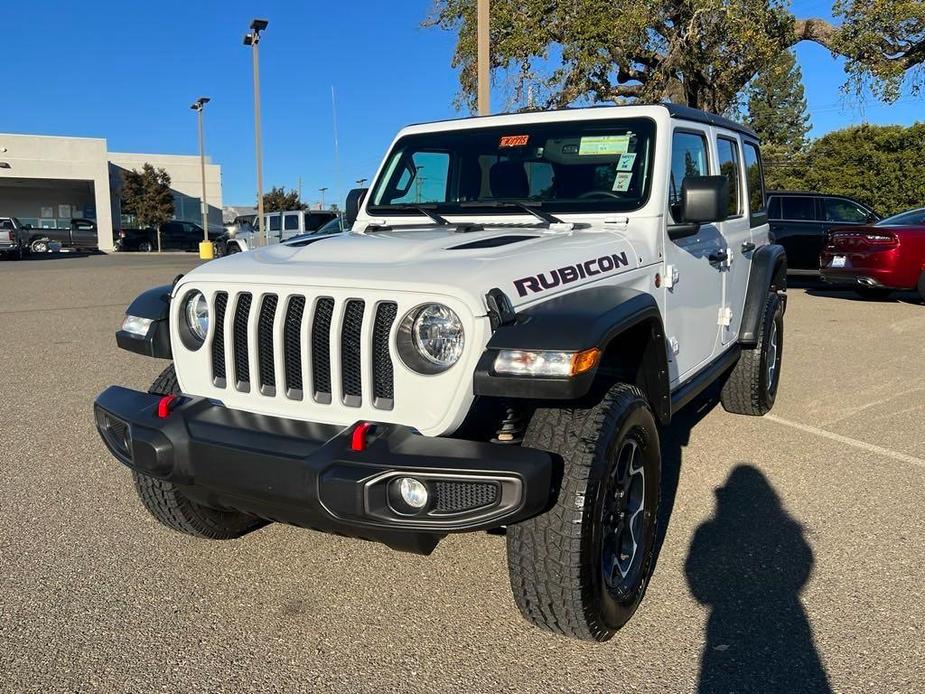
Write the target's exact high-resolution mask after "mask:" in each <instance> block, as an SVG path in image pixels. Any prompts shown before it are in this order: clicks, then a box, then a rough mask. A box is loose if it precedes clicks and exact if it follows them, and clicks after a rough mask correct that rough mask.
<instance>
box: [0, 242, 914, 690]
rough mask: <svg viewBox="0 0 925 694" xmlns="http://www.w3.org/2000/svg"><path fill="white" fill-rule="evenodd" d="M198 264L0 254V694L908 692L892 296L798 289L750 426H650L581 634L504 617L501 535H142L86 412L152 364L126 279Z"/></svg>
mask: <svg viewBox="0 0 925 694" xmlns="http://www.w3.org/2000/svg"><path fill="white" fill-rule="evenodd" d="M197 263H198V261H197V260H196V259H195V257H194V256H192V255H187V254H170V255H164V256H140V255H123V256H118V255H117V256H109V257H106V256H87V257H82V256H71V257H68V256H64V257H54V256H48V257H47V258H41V259H36V260H27V261H24V262H21V263H13V262H0V297H2V304H0V358H2V359H3V362H4V366H5V370H4V376H3V379H2V381H0V402H2V403H3V408H2V410H3V414H2V417H3V419H2V422H3V423H2V425H0V470H2V471H3V475H2V478H0V480H2V481H0V556H2V559H3V567H4V569H3V571H2V573H0V683H4V684H3V685H2V686H0V689H2V690H4V691H12V692H21V691H36V692H38V691H41V692H48V691H80V692H94V691H132V692H143V691H145V692H146V691H165V692H176V691H261V692H262V691H281V692H282V691H285V692H291V691H338V692H343V691H374V690H375V691H381V690H383V689H384V690H393V689H394V690H399V691H441V690H442V691H461V692H462V691H467V692H468V691H488V690H497V689H502V688H503V689H507V690H516V691H530V692H535V691H576V692H577V691H614V690H618V689H622V690H629V691H690V690H693V689H696V688H697V687H698V686H699V687H700V688H701V690H703V691H740V692H741V691H765V692H766V691H806V690H814V689H815V690H818V689H820V688H822V687H824V686H830V687H831V688H832V689H833V690H836V691H885V692H893V691H902V692H904V691H916V690H919V691H921V690H922V689H923V688H925V638H923V631H925V609H923V607H922V604H923V590H925V589H923V586H925V566H923V564H922V561H921V558H922V557H923V556H925V521H923V514H922V511H921V509H922V506H923V504H925V484H923V483H925V436H923V429H925V427H923V419H925V371H923V369H922V364H923V357H925V306H922V305H921V304H920V303H919V302H918V300H917V299H916V298H915V297H914V296H913V295H912V294H909V295H899V296H898V299H899V300H898V301H893V302H886V303H874V302H867V301H861V300H857V299H855V297H854V295H853V294H851V293H849V292H842V291H833V290H829V289H826V288H821V287H818V286H816V285H814V284H813V283H812V282H807V281H805V280H804V279H802V278H801V281H800V282H799V283H798V286H799V287H801V288H797V289H793V290H791V292H790V296H791V298H790V307H789V309H788V314H787V318H786V339H785V357H784V366H783V382H782V384H781V390H780V394H779V396H778V401H777V406H776V407H775V409H774V411H773V412H772V415H771V416H770V417H767V418H764V419H750V418H743V417H736V416H733V415H729V414H726V413H725V412H723V411H722V409H721V408H719V407H713V408H712V409H711V406H712V402H711V401H710V400H709V399H705V400H703V401H701V402H700V403H698V406H697V407H693V408H691V409H689V410H687V411H686V412H685V413H683V414H682V415H681V416H680V417H678V419H677V420H676V422H675V423H674V424H673V425H672V427H671V428H670V429H669V430H668V431H667V432H665V436H664V441H663V448H664V452H665V453H666V461H667V467H666V470H665V472H664V475H665V477H666V478H667V480H668V485H667V490H666V499H665V502H666V504H665V505H666V507H670V522H669V523H668V525H667V532H666V534H665V538H664V544H663V547H662V550H661V554H660V558H659V562H658V567H657V569H656V572H655V576H654V578H653V580H652V583H651V585H650V588H649V591H648V594H647V596H646V599H645V601H644V602H643V605H642V607H641V609H640V611H639V612H638V613H637V615H636V616H635V618H634V619H633V620H632V621H631V622H630V624H629V625H628V626H627V627H626V628H625V629H624V630H623V631H621V632H620V633H619V634H618V635H617V636H616V637H615V638H614V639H613V640H612V641H610V642H608V643H606V644H601V645H591V644H584V643H578V642H571V641H567V640H565V639H561V638H556V637H552V636H548V635H546V634H544V633H542V632H540V631H537V630H536V629H533V628H531V627H529V626H528V625H527V624H526V623H525V622H524V621H522V620H521V619H520V617H519V615H517V614H516V608H515V607H514V604H513V601H512V599H511V595H510V589H509V586H508V578H507V571H506V567H505V563H504V562H505V557H504V540H503V538H501V537H497V536H489V535H486V534H484V533H479V534H472V535H462V536H451V537H450V538H448V539H447V540H446V541H444V542H443V543H442V544H441V545H440V546H439V547H438V548H437V550H436V551H435V552H434V554H433V555H432V556H431V557H429V558H428V557H418V556H412V555H403V554H397V553H394V552H391V551H390V550H388V549H386V548H385V547H382V546H378V545H374V544H369V543H362V542H358V541H352V540H346V539H342V538H337V537H333V536H327V535H321V534H317V533H313V532H310V531H304V530H299V529H296V528H289V527H284V526H279V525H274V526H269V527H268V528H265V529H263V530H260V531H258V532H256V533H253V534H251V535H249V536H247V537H245V538H244V539H242V540H238V541H233V542H224V543H208V542H203V541H197V540H193V539H191V538H186V537H183V536H180V535H177V534H174V533H171V532H169V531H168V530H166V529H164V528H162V527H160V526H158V525H157V524H156V523H155V521H154V520H152V519H151V518H150V517H149V516H148V515H147V514H146V513H145V512H144V511H143V509H142V508H141V506H140V504H139V503H138V501H137V500H136V499H135V496H134V492H133V490H132V489H131V483H130V476H129V473H128V471H127V470H125V469H124V468H121V467H120V466H119V465H118V464H117V463H116V462H115V461H114V460H113V459H112V458H111V457H110V456H109V455H108V454H107V453H106V452H105V451H104V448H103V445H102V443H101V442H100V440H99V438H98V437H97V435H96V432H95V430H94V428H93V424H92V417H91V411H90V403H91V401H92V399H93V397H94V396H95V395H96V394H97V393H98V392H99V391H100V390H102V389H103V388H104V387H105V386H106V385H109V384H111V383H119V384H122V385H126V386H130V387H136V388H144V387H146V386H147V385H148V384H149V383H150V382H151V381H152V380H153V379H154V377H155V376H156V375H157V373H158V372H159V370H160V369H161V368H162V367H163V366H164V365H165V363H164V362H155V361H153V360H149V359H144V358H142V357H139V356H136V355H133V354H129V353H127V352H123V351H120V350H117V349H116V347H115V340H114V338H113V332H114V330H115V329H116V327H117V325H118V323H119V321H120V320H121V316H122V314H123V312H124V309H125V307H126V306H127V305H128V303H129V302H130V301H131V299H132V298H134V296H135V295H136V294H137V293H138V292H139V291H141V290H143V289H146V288H148V287H150V286H153V285H155V284H162V283H165V282H169V281H170V280H171V279H172V278H173V277H174V276H175V275H176V274H177V273H180V272H185V271H187V270H189V269H190V268H191V267H193V266H194V265H195V264H197ZM720 488H721V489H720ZM717 489H720V491H719V493H716V492H715V490H717ZM672 501H673V503H672ZM666 515H667V513H666Z"/></svg>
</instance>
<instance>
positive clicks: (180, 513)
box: [132, 364, 266, 540]
mask: <svg viewBox="0 0 925 694" xmlns="http://www.w3.org/2000/svg"><path fill="white" fill-rule="evenodd" d="M179 391H180V386H179V384H178V383H177V374H176V371H175V370H174V367H173V364H171V365H170V366H168V367H167V368H166V369H164V371H163V372H162V373H161V375H160V376H158V377H157V379H156V380H155V381H154V383H152V384H151V387H150V388H149V389H148V392H149V393H153V394H156V395H172V394H174V393H178V392H179ZM132 475H133V476H134V478H135V491H136V492H137V493H138V498H139V499H140V500H141V503H142V504H143V505H144V507H145V508H146V509H147V510H148V512H149V513H150V514H151V515H152V516H154V518H155V519H157V520H158V521H159V522H160V523H162V524H163V525H166V526H167V527H168V528H170V529H171V530H176V531H178V532H181V533H185V534H186V535H192V536H193V537H199V538H203V539H207V540H232V539H234V538H237V537H241V536H242V535H246V534H247V533H249V532H251V531H252V530H256V529H257V528H260V527H261V526H263V525H266V521H264V520H262V519H260V518H255V517H254V516H250V515H248V514H246V513H241V512H239V511H225V510H220V509H214V508H209V507H208V506H203V505H202V504H198V503H196V502H195V501H193V500H192V499H189V498H187V497H186V496H185V495H184V494H183V492H182V491H181V490H180V489H179V488H178V487H177V486H176V485H175V484H173V483H171V482H166V481H164V480H159V479H157V478H155V477H150V476H148V475H145V474H143V473H140V472H136V471H133V472H132Z"/></svg>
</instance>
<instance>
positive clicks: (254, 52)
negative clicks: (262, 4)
mask: <svg viewBox="0 0 925 694" xmlns="http://www.w3.org/2000/svg"><path fill="white" fill-rule="evenodd" d="M269 24H270V23H269V22H268V21H267V20H266V19H255V20H254V21H252V22H251V26H250V29H251V30H250V31H249V32H248V33H246V34H245V35H244V45H245V46H250V47H251V56H252V59H253V69H254V141H255V147H256V150H257V228H258V230H259V234H258V237H259V240H258V243H259V244H263V245H264V246H266V245H267V235H266V229H265V224H264V219H263V144H262V143H261V141H260V49H259V48H258V45H259V44H260V32H262V31H263V30H264V29H266V28H267V26H268V25H269Z"/></svg>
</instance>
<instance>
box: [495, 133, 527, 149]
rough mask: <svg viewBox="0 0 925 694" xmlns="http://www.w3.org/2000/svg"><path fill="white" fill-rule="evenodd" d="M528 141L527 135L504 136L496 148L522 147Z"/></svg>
mask: <svg viewBox="0 0 925 694" xmlns="http://www.w3.org/2000/svg"><path fill="white" fill-rule="evenodd" d="M529 141H530V136H529V135H504V136H503V137H502V138H501V142H499V143H498V146H499V147H524V146H526V144H527V142H529Z"/></svg>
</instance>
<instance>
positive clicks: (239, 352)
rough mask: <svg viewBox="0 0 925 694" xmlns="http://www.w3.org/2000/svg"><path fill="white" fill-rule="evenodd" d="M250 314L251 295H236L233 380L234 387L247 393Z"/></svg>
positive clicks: (248, 382) (249, 375)
mask: <svg viewBox="0 0 925 694" xmlns="http://www.w3.org/2000/svg"><path fill="white" fill-rule="evenodd" d="M250 312H251V295H250V294H248V293H244V294H239V295H238V303H237V307H236V308H235V311H234V326H233V328H234V379H235V387H236V388H237V389H238V390H240V391H242V392H244V393H247V392H248V391H250V389H251V369H250V364H249V362H248V344H247V321H248V318H249V317H250Z"/></svg>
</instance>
